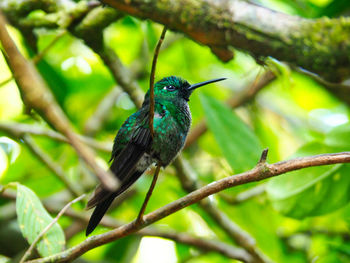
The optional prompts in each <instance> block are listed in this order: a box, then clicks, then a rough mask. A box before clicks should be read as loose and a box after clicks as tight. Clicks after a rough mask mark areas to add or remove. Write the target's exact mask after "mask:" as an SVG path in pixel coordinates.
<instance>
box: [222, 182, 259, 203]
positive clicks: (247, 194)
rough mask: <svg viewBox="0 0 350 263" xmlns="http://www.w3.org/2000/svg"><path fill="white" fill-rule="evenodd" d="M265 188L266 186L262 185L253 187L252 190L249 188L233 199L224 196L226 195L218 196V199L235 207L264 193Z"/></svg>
mask: <svg viewBox="0 0 350 263" xmlns="http://www.w3.org/2000/svg"><path fill="white" fill-rule="evenodd" d="M265 187H266V186H265V185H264V184H261V185H258V186H255V187H253V188H250V189H248V190H246V191H243V192H241V193H239V194H237V195H236V196H233V197H232V196H229V195H226V194H223V193H222V194H220V197H221V198H222V199H223V200H225V202H227V203H229V204H231V205H237V204H240V203H243V202H245V201H247V200H249V199H252V198H254V197H256V196H259V195H261V194H263V193H264V192H265Z"/></svg>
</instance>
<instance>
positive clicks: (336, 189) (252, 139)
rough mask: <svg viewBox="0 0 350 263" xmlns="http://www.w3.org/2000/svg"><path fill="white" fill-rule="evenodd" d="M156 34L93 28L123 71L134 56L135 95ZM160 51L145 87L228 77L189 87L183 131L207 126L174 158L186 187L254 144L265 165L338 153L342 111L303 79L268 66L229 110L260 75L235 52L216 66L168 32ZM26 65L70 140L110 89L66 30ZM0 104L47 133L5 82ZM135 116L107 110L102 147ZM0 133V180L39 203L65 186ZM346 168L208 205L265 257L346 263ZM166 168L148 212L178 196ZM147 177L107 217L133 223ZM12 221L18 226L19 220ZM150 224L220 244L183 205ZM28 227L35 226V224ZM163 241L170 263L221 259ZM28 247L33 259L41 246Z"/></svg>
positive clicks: (126, 106) (346, 134)
mask: <svg viewBox="0 0 350 263" xmlns="http://www.w3.org/2000/svg"><path fill="white" fill-rule="evenodd" d="M255 2H256V3H258V4H262V5H265V6H267V7H269V8H272V9H276V10H279V11H283V12H287V13H291V14H296V15H299V16H303V17H308V18H314V17H320V16H324V15H325V16H329V17H335V16H339V15H346V14H347V12H349V10H350V2H349V1H346V0H344V1H342V0H340V1H337V0H334V1H331V0H322V1H317V0H309V1H308V0H297V1H292V0H288V1H282V0H261V1H255ZM160 31H161V27H160V26H159V25H157V24H154V23H152V22H149V21H140V20H137V19H135V18H133V17H129V16H126V17H124V18H123V19H120V20H119V21H117V22H115V23H113V24H112V25H111V26H109V27H108V28H107V29H106V30H105V32H104V37H105V43H106V44H107V45H108V46H110V47H112V48H113V50H115V51H116V53H117V54H118V55H119V56H120V58H121V60H122V61H123V63H124V64H125V65H126V66H127V67H130V68H131V69H134V68H136V66H135V65H136V64H137V62H140V61H141V63H142V65H143V66H142V68H141V70H140V69H139V70H138V72H136V73H137V74H136V73H135V72H134V73H135V76H137V78H138V83H139V84H140V86H141V87H142V89H143V91H146V90H147V88H148V76H149V72H150V66H151V63H150V62H151V58H152V52H153V49H154V47H155V44H156V42H157V39H158V36H159V34H160ZM11 32H12V36H13V37H14V38H15V39H16V42H17V44H18V45H19V46H20V47H21V49H22V50H23V51H24V52H25V53H27V54H29V55H28V56H30V54H32V53H31V51H30V48H29V47H27V46H26V45H25V41H24V40H23V39H22V38H21V36H20V34H19V33H18V32H17V31H15V30H14V29H11ZM37 33H38V35H39V42H38V47H39V51H40V50H43V49H44V48H45V47H46V46H47V45H48V44H49V43H50V42H51V41H52V39H53V38H54V37H55V36H56V34H57V31H55V30H45V29H42V30H39V31H38V32H37ZM164 46H166V47H165V48H164V49H163V50H162V51H161V53H160V56H159V59H158V65H157V73H156V80H159V79H160V78H162V77H165V76H169V75H177V76H181V77H183V78H185V79H187V80H188V81H189V82H191V83H195V82H199V81H204V80H207V79H211V78H217V77H227V78H228V79H227V80H226V81H224V82H220V83H219V84H216V85H211V86H207V87H204V88H201V89H200V90H198V91H196V92H195V94H193V96H192V97H191V101H190V107H191V111H192V116H193V126H196V124H198V123H199V121H200V120H202V119H203V118H204V119H206V120H207V121H208V122H209V131H208V132H207V133H205V134H204V135H203V136H201V137H200V138H199V140H198V141H197V142H196V143H195V144H194V145H192V146H191V147H190V148H188V149H186V150H185V151H184V153H183V155H184V156H185V158H186V159H188V161H189V163H190V164H191V166H192V167H193V169H194V172H195V174H196V175H197V180H199V181H201V182H202V183H210V182H212V181H213V180H218V179H221V178H223V177H225V176H228V175H231V174H232V173H233V172H235V173H238V172H242V171H245V170H247V169H249V168H252V167H253V166H254V165H255V164H256V162H257V161H258V159H259V156H260V153H261V150H262V149H263V148H265V147H269V149H270V152H269V157H268V161H269V162H277V161H280V160H284V159H288V158H292V157H296V156H307V155H314V154H320V153H325V152H338V151H346V150H349V148H350V145H349V144H350V143H349V138H350V128H349V127H350V126H349V116H350V111H349V105H345V104H344V103H342V102H341V101H339V100H338V99H337V98H336V97H335V96H333V94H331V93H329V92H328V91H326V89H325V88H324V87H323V86H322V85H320V84H318V83H316V82H315V81H314V80H312V79H310V78H308V77H306V76H304V75H301V74H299V73H295V72H291V71H290V70H281V69H280V68H279V67H277V72H279V74H278V77H277V79H276V80H274V81H273V82H272V83H270V84H269V85H267V86H266V87H264V89H263V90H262V91H260V92H259V94H258V95H257V97H256V98H255V99H254V100H253V101H252V102H251V103H249V104H247V105H245V106H242V107H239V108H238V109H236V110H235V111H234V112H232V111H230V110H229V109H228V108H227V107H226V106H225V105H224V101H225V100H226V99H228V98H230V97H232V96H235V94H236V93H237V92H239V91H241V90H243V89H247V88H249V85H250V84H251V83H252V82H253V81H254V79H255V78H256V77H257V76H258V75H259V72H260V71H261V70H262V69H261V68H260V66H257V65H256V64H255V62H254V60H253V59H252V58H251V57H249V56H248V55H247V54H244V53H241V52H239V51H235V58H234V60H232V61H230V62H229V63H226V64H224V63H222V62H220V61H219V60H218V59H217V58H216V57H215V56H214V55H213V54H212V53H211V52H210V50H209V48H207V47H204V46H200V45H198V44H196V43H194V42H192V41H191V40H189V39H187V38H185V37H183V36H182V35H180V34H175V33H172V32H168V33H167V36H166V40H165V43H164ZM145 61H146V63H145ZM275 66H276V65H275ZM275 66H273V63H272V64H270V67H271V68H270V69H272V70H276V68H274V67H275ZM37 67H38V70H39V71H40V73H41V74H42V76H43V77H44V78H45V80H46V81H47V83H48V84H49V86H50V88H51V90H52V92H53V93H54V94H55V96H56V99H57V101H58V102H59V104H60V105H61V106H62V107H63V108H64V110H65V112H66V114H67V115H68V117H69V119H70V120H71V122H72V123H73V125H74V126H75V128H76V130H77V131H79V132H81V133H82V131H83V129H84V125H85V124H86V122H87V120H88V119H89V118H90V117H91V115H92V114H93V113H94V112H95V110H96V108H97V106H98V105H99V103H100V101H101V100H102V99H103V98H104V96H105V95H106V94H107V93H108V92H109V91H110V90H111V89H112V88H113V87H114V86H115V85H116V84H115V82H114V80H113V78H112V76H111V75H110V73H109V71H108V69H107V68H106V67H105V66H104V65H103V63H102V61H101V59H100V58H99V57H98V56H97V55H96V54H94V53H93V52H92V51H91V50H90V49H89V48H87V47H86V46H85V45H84V44H83V43H82V42H81V41H80V40H78V39H76V38H74V37H72V36H71V35H69V34H65V35H63V36H62V37H61V38H60V39H59V41H58V42H57V43H56V44H55V45H54V46H53V47H52V48H51V49H50V50H49V52H48V53H47V54H46V55H45V56H44V58H43V59H42V60H41V62H40V63H39V64H38V66H37ZM0 69H1V71H0V82H2V81H4V80H6V79H8V78H9V77H10V76H11V74H10V72H9V70H8V69H7V66H6V63H5V60H4V58H3V57H1V58H0ZM0 98H1V99H0V120H1V121H8V120H11V121H17V122H23V123H33V124H35V125H40V126H43V127H48V125H47V124H45V123H44V121H42V120H41V119H40V118H39V117H38V116H35V119H33V118H32V117H30V116H28V115H25V114H24V113H23V109H24V106H23V104H22V102H21V98H20V95H19V92H18V90H17V87H16V85H15V83H14V82H13V81H11V82H9V83H8V84H6V85H2V86H1V87H0ZM135 110H136V108H135V106H134V105H133V103H132V102H131V101H130V99H129V98H128V96H127V95H126V94H125V93H123V94H122V95H121V96H119V97H118V99H117V100H116V101H115V105H114V107H113V108H112V109H111V110H110V111H109V112H108V117H107V121H106V123H104V126H103V128H102V129H101V131H99V132H98V133H97V134H96V136H95V138H96V139H97V140H101V141H110V142H111V141H112V140H113V138H114V136H115V134H116V132H117V130H118V128H119V127H120V126H121V124H122V123H123V122H124V120H125V119H126V118H127V116H129V115H130V114H131V113H133V112H134V111H135ZM0 136H2V137H0V184H1V185H5V184H7V183H9V182H15V181H18V182H20V183H21V184H23V185H26V186H27V187H30V188H31V189H32V190H33V191H34V192H35V193H36V194H37V195H38V196H39V197H40V198H43V199H45V198H48V197H53V196H55V195H59V193H61V191H63V190H64V189H65V186H64V184H63V183H62V182H61V181H60V180H59V179H57V177H55V176H54V174H53V173H52V172H51V171H49V170H48V169H47V168H46V167H45V166H44V165H43V164H42V163H41V162H40V161H39V160H38V159H37V158H36V157H35V156H34V155H33V154H32V153H31V152H30V151H29V150H28V148H27V147H26V146H25V144H24V143H23V142H22V141H21V140H19V141H17V142H15V141H13V140H11V139H9V138H7V137H6V134H5V133H3V132H2V131H0ZM35 142H36V143H37V144H38V145H39V146H40V148H41V149H43V150H44V151H45V152H46V153H47V154H49V155H50V156H51V157H52V158H53V159H54V160H55V162H56V163H58V164H59V165H60V166H61V167H62V168H63V170H64V171H65V172H66V174H67V175H68V177H69V179H70V180H72V182H74V183H75V184H81V185H82V186H83V187H85V189H86V190H92V189H93V186H94V183H91V176H90V177H89V174H88V172H87V170H86V168H85V167H84V166H83V165H82V163H81V162H80V161H79V159H78V158H77V156H76V155H75V153H74V152H73V150H72V149H71V147H69V146H68V145H67V144H63V143H60V142H57V141H53V140H50V139H47V138H40V137H35ZM98 155H99V162H100V163H101V164H103V165H105V166H106V167H107V166H108V164H107V162H108V159H109V154H106V153H103V152H99V153H98ZM349 171H350V166H349V165H333V166H326V167H315V168H309V169H304V170H300V171H296V172H292V173H289V174H286V175H282V176H280V177H277V178H274V179H271V180H269V181H268V182H267V187H266V193H265V192H264V193H262V194H260V195H258V196H256V197H254V198H251V199H249V200H247V201H245V202H243V203H239V204H235V205H232V204H230V203H228V202H226V201H225V200H224V199H223V198H221V197H220V195H216V196H214V197H213V200H214V201H215V203H216V204H217V205H218V207H219V208H220V209H221V210H222V211H224V212H225V213H226V214H227V215H228V216H229V218H230V219H231V220H233V221H234V222H236V223H237V224H239V225H240V226H241V227H242V228H243V229H244V230H246V231H247V232H248V233H250V234H251V235H252V236H253V237H254V238H255V239H256V241H257V246H258V247H259V248H261V249H262V251H263V252H264V253H266V254H267V255H268V256H269V257H270V258H271V259H273V260H274V261H275V262H286V263H289V262H291V263H292V262H293V263H294V262H295V263H297V262H349V261H350V252H349V251H350V242H349V226H350V207H349V205H348V201H349V198H350V195H349V192H350V191H349V187H350V179H349V178H350V177H349ZM174 173H175V171H174V169H173V168H172V167H171V166H170V167H168V168H167V169H165V170H164V171H162V172H161V176H160V179H159V181H158V184H157V186H156V189H155V192H154V194H153V196H152V198H151V201H150V204H149V206H148V208H147V210H148V211H151V210H154V209H156V208H159V207H161V206H163V205H166V204H167V203H169V202H171V201H173V200H175V199H177V198H180V197H182V196H183V195H185V191H184V190H183V189H182V188H181V186H180V183H179V181H178V179H177V178H176V177H175V176H174ZM150 175H151V172H149V173H147V175H146V176H143V177H142V178H141V179H140V180H139V181H138V182H137V183H136V185H135V186H134V188H135V189H136V190H137V193H136V194H135V195H132V197H130V198H129V199H127V200H126V201H124V202H123V203H122V204H120V205H119V206H118V207H117V208H116V209H114V210H113V211H111V212H110V215H111V216H113V217H115V218H117V219H118V220H124V221H130V220H132V219H134V218H135V217H136V216H137V213H138V210H139V208H140V206H141V203H142V201H143V198H144V196H145V194H146V192H147V190H148V189H147V187H148V185H149V184H150V182H151V176H150ZM87 177H89V178H90V179H89V180H90V181H89V180H87V179H86V178H87ZM259 184H266V182H261V183H259ZM256 185H257V184H256V183H255V184H249V185H244V186H240V187H237V188H234V189H228V190H226V191H224V194H225V195H228V196H232V197H234V196H235V195H237V194H238V193H240V192H242V191H245V190H247V189H251V188H253V187H255V186H256ZM145 186H147V187H145ZM23 187H24V186H23ZM9 203H10V201H4V200H0V215H1V214H2V213H5V212H6V211H7V210H6V209H8V205H9ZM18 206H19V205H18ZM62 206H63V204H62ZM76 209H78V210H79V209H80V210H81V209H82V207H80V206H77V207H76ZM22 210H23V209H22ZM6 213H7V212H6ZM20 215H21V213H19V221H20V222H22V221H21V217H20ZM3 220H5V219H2V218H0V228H1V227H2V226H4V225H6V224H5V223H4V222H3ZM6 220H9V219H6ZM10 220H13V218H10ZM25 222H26V221H23V222H22V223H24V224H25ZM73 222H74V220H72V219H70V218H68V217H63V218H62V219H60V221H59V223H60V224H61V226H62V227H63V228H64V229H67V228H68V227H69V226H71V225H72V223H73ZM32 224H34V222H33V221H32ZM155 225H156V226H158V227H160V228H165V229H167V228H171V229H173V230H175V231H182V232H187V233H190V234H193V235H196V236H200V237H205V238H208V239H212V238H216V239H220V240H222V241H226V242H228V243H229V242H230V239H229V238H228V237H227V235H226V234H225V233H224V231H223V230H222V229H221V228H220V227H219V226H217V224H216V223H215V222H214V221H213V220H212V219H211V218H210V217H209V216H208V215H207V214H206V213H205V212H203V210H202V209H200V208H199V207H198V206H197V205H193V206H191V207H189V208H186V209H183V210H181V211H179V212H177V213H176V214H174V215H171V216H169V217H167V218H165V219H163V220H161V221H160V222H159V223H156V224H155ZM28 227H29V228H32V227H36V224H34V225H29V226H28ZM104 231H106V228H105V227H99V228H98V229H97V231H96V233H102V232H104ZM1 233H2V232H1V231H0V235H1ZM84 239H85V236H84V234H83V231H80V232H78V233H76V234H75V235H74V236H73V237H72V238H70V239H69V240H68V246H73V245H76V244H78V243H80V242H81V241H83V240H84ZM152 240H153V241H152ZM152 242H156V241H155V240H154V239H152V238H147V239H143V238H141V237H138V236H129V237H126V238H123V239H121V240H119V241H117V242H113V243H110V244H108V245H105V246H103V247H99V248H96V249H94V250H91V251H89V252H88V253H86V254H85V255H84V256H83V258H84V259H85V260H88V261H100V262H102V261H103V262H116V261H118V262H145V259H143V258H147V255H146V254H145V252H144V251H145V249H144V248H145V247H147V248H149V247H150V246H149V244H152ZM157 242H160V241H159V240H158V241H157ZM163 242H164V240H163ZM147 244H148V246H147ZM154 244H155V243H154ZM166 244H167V245H166V246H167V247H168V248H169V249H170V250H171V251H173V254H171V255H173V257H175V258H174V261H169V262H176V261H178V262H191V263H194V262H228V260H227V258H225V257H224V256H222V255H219V254H217V253H203V252H201V251H200V250H197V249H196V248H193V247H189V246H187V245H183V244H174V243H171V242H168V243H166ZM169 244H170V245H169ZM151 247H152V246H151ZM149 249H150V248H149ZM166 251H168V250H166ZM39 252H40V253H42V252H41V251H40V248H39ZM158 252H159V249H157V247H154V248H153V250H152V251H149V253H153V256H154V257H155V255H156V254H157V253H158ZM0 254H4V252H3V251H1V250H0ZM42 255H45V253H42ZM172 260H173V259H172ZM0 262H6V259H5V258H3V257H2V256H0ZM154 262H158V261H154ZM159 262H161V261H159ZM232 262H235V261H232Z"/></svg>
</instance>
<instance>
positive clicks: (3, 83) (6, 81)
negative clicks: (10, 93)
mask: <svg viewBox="0 0 350 263" xmlns="http://www.w3.org/2000/svg"><path fill="white" fill-rule="evenodd" d="M12 80H13V77H12V76H11V77H9V78H7V79H5V80H4V81H2V82H1V83H0V88H1V87H2V86H5V85H6V84H7V83H9V82H10V81H12Z"/></svg>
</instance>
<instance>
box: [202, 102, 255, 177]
mask: <svg viewBox="0 0 350 263" xmlns="http://www.w3.org/2000/svg"><path fill="white" fill-rule="evenodd" d="M201 102H202V105H203V108H204V111H205V116H206V119H207V123H208V126H209V129H210V130H211V131H212V132H213V134H214V137H215V140H216V141H217V143H218V145H219V147H220V148H221V151H222V153H223V155H224V156H225V158H226V159H227V161H228V163H229V164H230V165H231V167H232V169H233V170H234V171H235V173H240V172H244V171H246V170H249V169H251V168H252V167H254V166H255V165H256V163H257V162H258V160H259V157H260V153H261V145H260V142H259V140H258V138H257V137H256V136H255V135H254V133H253V132H252V131H251V129H250V128H249V127H248V126H247V125H246V124H245V123H244V122H243V121H242V120H241V119H240V118H238V117H237V116H236V114H234V113H233V112H232V111H231V109H229V108H228V107H226V106H225V105H223V104H222V103H221V102H219V101H217V100H215V99H213V98H211V97H208V96H201Z"/></svg>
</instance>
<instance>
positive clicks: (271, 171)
mask: <svg viewBox="0 0 350 263" xmlns="http://www.w3.org/2000/svg"><path fill="white" fill-rule="evenodd" d="M336 163H350V152H341V153H330V154H321V155H315V156H309V157H303V158H296V159H291V160H288V161H282V162H278V163H274V164H267V163H265V164H263V165H257V166H256V167H255V168H254V169H252V170H250V171H247V172H244V173H240V174H237V175H233V176H229V177H227V178H224V179H221V180H219V181H216V182H213V183H211V184H209V185H206V186H204V187H202V188H200V189H198V190H196V191H194V192H192V193H190V194H188V195H186V196H184V197H182V198H180V199H178V200H176V201H174V202H172V203H170V204H168V205H165V206H163V207H162V208H159V209H157V210H155V211H153V212H151V213H149V214H147V215H145V216H144V220H143V222H142V224H137V222H136V220H134V221H132V222H131V223H129V224H126V225H123V226H121V227H119V228H117V229H114V230H112V231H109V232H107V233H104V234H101V235H96V236H92V237H90V238H88V239H86V240H85V241H83V242H82V243H80V244H79V245H77V246H74V247H72V248H70V249H68V250H66V251H63V252H61V253H58V254H55V255H52V256H49V257H46V258H42V259H36V260H32V261H30V262H31V263H44V262H52V261H55V262H68V261H72V260H74V259H76V258H77V257H79V256H81V255H83V254H84V253H85V252H87V251H89V250H91V249H93V248H95V247H98V246H101V245H103V244H106V243H109V242H112V241H114V240H117V239H119V238H122V237H124V236H127V235H129V234H131V233H134V232H136V231H138V230H140V229H142V228H144V227H146V226H148V225H150V224H152V223H154V222H156V221H159V220H160V219H162V218H164V217H166V216H169V215H171V214H173V213H175V212H177V211H179V210H181V209H183V208H185V207H187V206H189V205H192V204H194V203H197V202H199V201H200V200H202V199H204V198H206V197H208V196H210V195H212V194H215V193H217V192H220V191H222V190H224V189H227V188H230V187H234V186H237V185H242V184H246V183H250V182H255V181H261V180H264V179H267V178H270V177H273V176H277V175H280V174H284V173H287V172H290V171H295V170H299V169H303V168H307V167H313V166H321V165H330V164H336Z"/></svg>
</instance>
